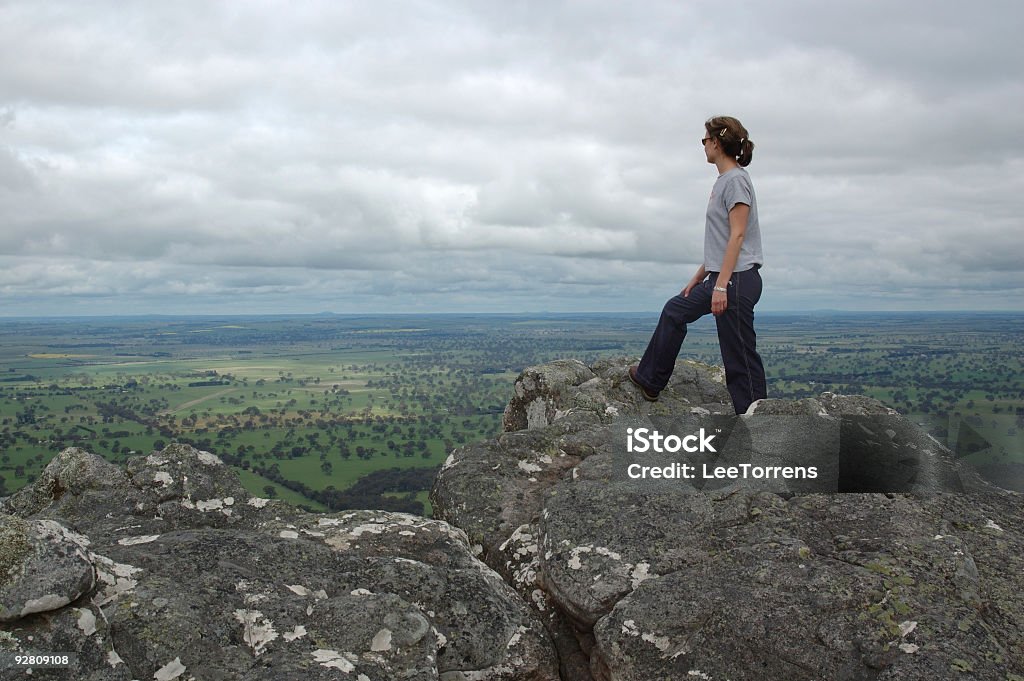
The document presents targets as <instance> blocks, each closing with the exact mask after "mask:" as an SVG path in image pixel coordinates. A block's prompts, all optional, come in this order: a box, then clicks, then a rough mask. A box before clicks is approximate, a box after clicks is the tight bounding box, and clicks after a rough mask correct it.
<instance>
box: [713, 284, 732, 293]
mask: <svg viewBox="0 0 1024 681" xmlns="http://www.w3.org/2000/svg"><path fill="white" fill-rule="evenodd" d="M715 290H716V291H721V292H722V293H728V292H729V289H727V288H722V287H721V286H716V287H715Z"/></svg>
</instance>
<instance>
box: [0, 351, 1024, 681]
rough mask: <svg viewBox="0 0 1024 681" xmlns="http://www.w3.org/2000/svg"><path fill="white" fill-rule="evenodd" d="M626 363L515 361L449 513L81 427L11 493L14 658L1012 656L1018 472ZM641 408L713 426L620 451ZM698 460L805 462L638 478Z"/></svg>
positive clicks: (0, 581)
mask: <svg viewBox="0 0 1024 681" xmlns="http://www.w3.org/2000/svg"><path fill="white" fill-rule="evenodd" d="M627 367H628V361H627V360H626V359H624V358H623V359H613V360H605V361H602V362H599V363H596V364H594V365H591V366H587V365H584V364H583V363H581V362H578V361H574V360H563V361H559V362H554V363H551V364H547V365H543V366H539V367H532V368H530V369H527V370H526V371H524V372H523V373H522V374H521V376H520V377H519V379H518V380H517V381H516V385H515V394H514V397H513V399H512V400H511V401H510V403H509V406H508V408H507V409H506V412H505V416H504V422H505V427H506V429H507V431H508V432H505V433H503V434H502V435H500V436H499V437H497V438H494V439H492V440H487V441H483V442H477V443H473V444H470V445H467V446H465V447H462V448H459V449H457V450H455V451H453V452H452V453H451V455H450V456H449V457H448V460H447V461H446V463H445V465H444V466H443V468H442V470H441V471H440V473H439V475H438V478H437V480H436V482H435V485H434V488H433V490H432V493H431V497H432V500H433V503H434V508H435V515H436V516H437V519H434V520H431V519H425V518H422V517H418V516H412V515H406V514H401V513H388V512H383V511H369V510H367V511H347V512H341V513H330V514H311V513H305V512H303V511H300V510H297V509H294V508H292V507H290V506H288V505H286V504H284V503H282V502H279V501H275V500H268V499H260V498H255V497H251V496H249V495H248V494H247V493H246V491H245V490H244V489H243V488H242V486H241V485H240V484H239V481H238V478H237V476H236V475H235V474H234V473H233V472H232V471H231V470H230V469H229V468H228V467H226V466H224V465H223V464H222V463H221V461H220V460H219V459H218V458H217V457H216V456H214V455H212V454H210V453H207V452H201V451H197V450H195V449H192V448H191V447H187V446H181V445H172V446H170V447H168V448H167V449H165V450H163V451H160V452H154V453H152V454H151V455H149V456H145V457H137V458H135V459H132V460H131V461H129V462H128V464H127V465H126V466H125V467H123V468H121V467H118V466H114V465H112V464H110V463H107V462H106V461H104V460H103V459H101V458H100V457H97V456H94V455H92V454H89V453H88V452H85V451H83V450H81V449H68V450H65V451H63V452H61V453H60V454H59V455H57V456H56V457H55V458H54V459H53V461H52V462H51V463H50V464H49V465H48V466H47V468H46V470H45V471H44V472H43V474H42V475H41V476H40V477H39V479H38V480H36V481H35V482H34V483H33V484H32V485H30V486H28V487H26V488H24V489H22V490H20V491H18V492H17V493H16V494H14V495H13V496H11V497H9V498H7V499H5V500H2V501H0V653H5V654H6V653H11V652H19V653H22V654H26V653H36V654H40V653H55V652H70V653H74V654H75V655H76V660H75V662H74V667H73V672H69V671H68V670H66V669H41V668H37V669H34V670H33V673H32V674H31V678H34V679H64V678H76V679H86V680H90V681H128V680H131V679H156V680H157V681H170V680H172V679H181V680H182V681H185V680H187V679H203V680H207V679H214V680H216V679H224V680H227V679H245V680H250V679H251V680H262V679H268V680H270V679H274V680H278V679H280V680H285V681H287V680H290V679H321V678H323V679H327V678H331V679H338V678H342V679H353V680H355V681H370V680H372V681H382V680H384V679H409V680H419V679H424V680H425V679H438V680H442V681H472V680H478V681H482V680H485V679H487V680H491V679H494V680H498V681H548V680H550V681H553V680H554V679H564V680H567V681H588V680H595V679H596V680H598V681H608V680H613V679H614V680H615V681H640V680H643V681H654V680H670V679H671V680H678V679H714V680H722V679H733V680H743V679H758V680H759V681H760V680H762V679H787V680H797V681H798V680H802V679H807V680H810V679H842V680H849V681H853V680H861V679H864V680H868V679H870V680H872V681H879V680H880V681H884V680H887V679H911V680H913V679H922V680H923V679H929V680H931V679H945V678H964V679H1000V680H1002V681H1021V679H1024V625H1022V624H1021V622H1024V596H1022V595H1021V594H1022V593H1024V589H1022V586H1024V532H1022V528H1024V522H1022V521H1024V511H1022V506H1021V496H1020V495H1019V494H1016V493H1012V492H1007V491H1004V490H1000V489H998V488H995V487H992V486H991V485H989V484H987V483H985V482H984V481H983V480H981V479H980V478H978V476H976V475H975V474H974V473H973V471H972V470H970V469H969V468H963V467H961V466H960V465H958V461H957V460H955V459H954V458H953V457H952V456H951V455H950V453H949V452H948V451H947V450H946V449H945V448H944V447H942V445H940V444H939V443H938V442H936V441H934V440H932V439H931V438H930V437H928V436H927V435H926V434H925V433H923V432H921V431H920V430H919V429H918V428H917V427H916V426H914V424H912V423H909V422H907V421H906V420H905V419H903V418H902V417H901V416H899V414H897V413H896V412H894V411H893V410H891V409H888V408H887V407H885V406H884V405H882V404H880V403H878V402H876V401H874V400H870V399H868V398H864V397H859V396H852V397H851V396H839V395H832V394H828V393H826V394H823V395H821V396H819V397H817V398H814V399H805V400H762V401H760V402H757V403H755V404H754V405H753V406H752V407H751V409H750V410H748V412H747V414H745V415H743V416H741V417H736V416H734V415H733V414H732V408H731V405H730V404H729V397H728V394H727V392H726V391H725V388H724V385H723V383H722V375H721V371H720V370H717V369H714V368H711V367H705V366H703V365H699V364H695V363H692V362H679V363H678V364H677V368H676V372H675V374H674V376H673V379H672V382H671V383H670V384H669V386H668V388H667V389H666V390H665V391H664V392H663V393H662V394H661V399H660V400H659V401H658V402H655V403H649V402H646V401H644V400H643V399H642V398H641V396H640V394H639V393H638V391H637V390H636V389H635V388H634V387H633V385H632V384H631V383H630V382H629V381H628V378H627V373H626V372H627ZM631 428H632V429H633V430H632V431H631V430H630V429H631ZM642 428H647V429H648V432H649V431H653V430H659V431H660V432H663V433H671V434H674V435H678V436H679V437H680V441H682V437H684V436H686V435H687V434H693V439H691V440H690V441H689V442H690V443H691V444H693V445H694V446H693V447H691V449H694V450H695V451H692V452H691V451H685V450H684V451H680V452H674V453H660V454H653V453H650V452H645V453H643V454H642V455H640V454H637V453H636V452H629V451H628V448H627V446H626V443H627V438H629V437H632V436H633V435H634V434H637V433H639V432H640V431H638V430H637V429H642ZM698 433H699V434H700V436H699V437H698V435H697V434H698ZM698 443H701V444H700V446H699V447H698V446H696V445H697V444H698ZM712 443H713V446H708V447H705V446H704V444H712ZM682 463H686V464H687V465H692V466H694V467H695V468H698V469H702V470H708V469H710V470H713V471H730V470H731V471H737V470H743V471H747V470H753V469H757V470H760V471H797V470H805V469H807V468H808V467H809V466H810V465H812V464H813V466H814V467H815V468H816V472H817V475H816V476H815V477H814V478H809V477H801V476H799V475H776V476H774V477H772V476H768V475H764V476H761V477H758V476H754V475H752V476H736V475H734V474H731V473H730V474H727V475H722V476H720V477H716V476H711V477H702V476H696V477H686V476H685V475H679V476H677V477H671V476H668V477H665V476H662V477H656V478H652V477H643V478H635V477H630V475H629V474H627V473H626V471H627V469H628V466H629V465H631V464H636V465H640V464H643V465H645V466H647V469H649V470H650V471H654V470H655V469H658V470H661V471H669V470H672V471H675V470H677V468H676V467H678V466H679V465H680V464H682ZM744 467H746V468H744ZM651 475H654V473H653V472H651ZM840 492H844V493H840ZM3 659H9V658H3ZM18 675H21V676H18ZM0 676H2V677H3V678H5V679H6V678H8V677H10V678H22V677H23V678H29V676H28V674H27V672H26V671H25V670H9V669H5V670H4V671H3V673H2V674H0Z"/></svg>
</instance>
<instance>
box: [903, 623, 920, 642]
mask: <svg viewBox="0 0 1024 681" xmlns="http://www.w3.org/2000/svg"><path fill="white" fill-rule="evenodd" d="M914 629H917V622H914V621H912V620H906V621H905V622H900V637H901V638H902V637H905V636H907V635H909V634H910V632H912V631H914Z"/></svg>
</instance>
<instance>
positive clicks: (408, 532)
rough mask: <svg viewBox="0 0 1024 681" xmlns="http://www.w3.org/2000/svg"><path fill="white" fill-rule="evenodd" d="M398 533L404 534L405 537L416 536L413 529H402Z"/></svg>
mask: <svg viewBox="0 0 1024 681" xmlns="http://www.w3.org/2000/svg"><path fill="white" fill-rule="evenodd" d="M398 534H400V535H402V536H403V537H415V536H416V533H415V532H413V531H412V530H402V531H401V532H399V533H398Z"/></svg>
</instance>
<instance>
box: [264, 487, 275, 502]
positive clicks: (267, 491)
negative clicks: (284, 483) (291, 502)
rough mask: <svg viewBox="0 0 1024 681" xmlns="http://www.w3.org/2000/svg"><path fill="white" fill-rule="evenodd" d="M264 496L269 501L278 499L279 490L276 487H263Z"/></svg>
mask: <svg viewBox="0 0 1024 681" xmlns="http://www.w3.org/2000/svg"><path fill="white" fill-rule="evenodd" d="M263 495H264V496H266V497H267V498H268V499H276V498H277V488H276V487H274V486H273V485H264V486H263Z"/></svg>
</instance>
